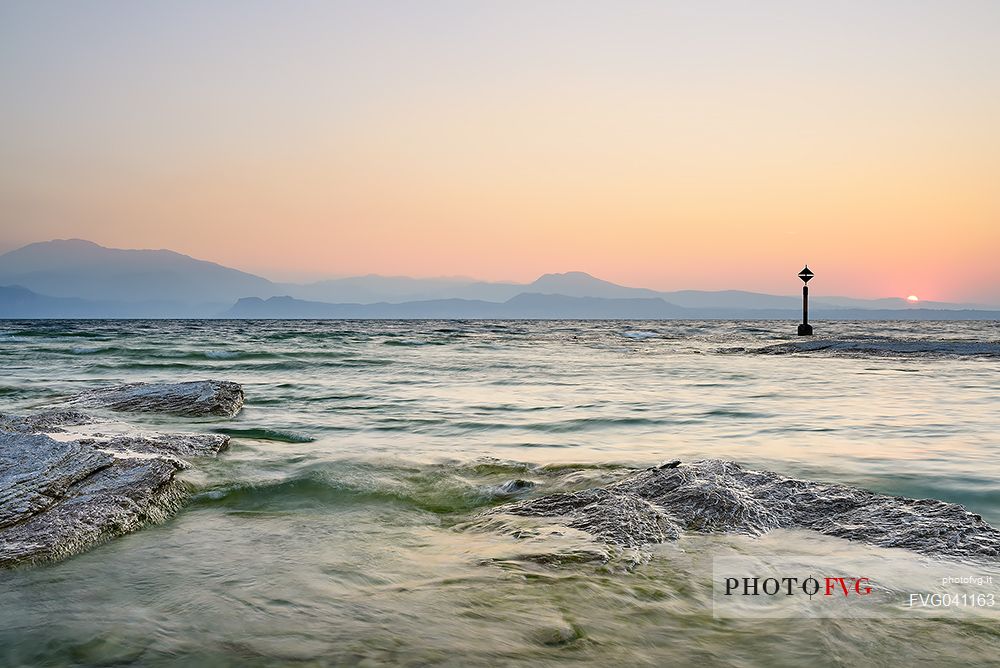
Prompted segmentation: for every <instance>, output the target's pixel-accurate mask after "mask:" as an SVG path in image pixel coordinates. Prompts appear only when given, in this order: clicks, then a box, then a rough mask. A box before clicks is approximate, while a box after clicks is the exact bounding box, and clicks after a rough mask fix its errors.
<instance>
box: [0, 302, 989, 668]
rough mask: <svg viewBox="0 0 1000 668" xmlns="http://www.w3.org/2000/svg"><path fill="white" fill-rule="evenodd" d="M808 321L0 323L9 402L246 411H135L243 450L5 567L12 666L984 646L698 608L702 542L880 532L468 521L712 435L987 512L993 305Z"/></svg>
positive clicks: (719, 548)
mask: <svg viewBox="0 0 1000 668" xmlns="http://www.w3.org/2000/svg"><path fill="white" fill-rule="evenodd" d="M816 330H817V336H815V337H813V338H812V339H799V338H798V337H795V336H793V335H792V334H794V325H793V324H790V323H787V322H752V323H719V322H673V321H672V322H614V321H600V322H562V321H556V322H513V321H502V322H500V321H497V322H482V321H471V322H456V321H440V322H439V321H406V322H385V321H368V322H364V321H362V322H345V321H315V322H314V321H262V322H255V321H111V322H109V321H32V322H24V321H20V322H18V321H7V322H0V368H2V375H0V410H4V411H9V412H27V411H30V410H31V409H32V408H36V407H40V406H45V405H48V404H51V403H53V402H57V401H58V400H59V399H60V398H62V397H64V396H67V395H69V394H72V393H74V392H78V391H80V390H83V389H86V388H90V387H96V386H99V385H103V384H108V383H118V382H124V381H133V380H162V381H180V380H196V379H202V378H218V379H228V380H235V381H238V382H240V383H243V384H244V387H245V390H246V394H247V404H246V407H245V409H244V411H243V412H242V413H241V414H240V415H239V416H238V417H237V418H236V419H235V420H232V421H218V420H195V421H192V420H185V419H180V418H170V417H162V416H160V417H156V416H144V417H143V416H135V417H134V418H133V417H129V418H128V419H129V420H130V421H133V422H135V423H136V424H140V425H142V426H144V427H149V428H155V429H169V430H194V431H218V432H221V433H227V434H230V435H231V436H232V438H233V441H232V447H231V449H230V451H228V452H227V453H224V454H223V455H222V456H221V457H220V458H219V459H217V460H200V461H197V462H195V466H194V467H193V468H192V469H190V470H188V471H186V472H184V474H183V477H184V479H185V480H186V482H187V483H188V484H189V485H190V487H191V490H192V498H191V502H190V503H189V505H188V506H187V507H186V508H185V509H184V510H183V511H182V512H181V513H180V514H178V515H177V516H176V517H175V518H173V519H172V520H171V521H169V522H167V523H166V524H163V525H160V526H155V527H149V528H147V529H145V530H143V531H140V532H138V533H135V534H132V535H130V536H126V537H124V538H121V539H118V540H115V541H112V542H110V543H108V544H106V545H103V546H100V547H98V548H97V549H94V550H91V551H89V552H87V553H85V554H82V555H79V556H77V557H74V558H72V559H69V560H67V561H64V562H62V563H59V564H53V565H45V566H39V567H34V568H24V569H18V570H15V571H8V572H3V573H0V665H12V666H16V665H25V666H27V665H32V666H35V665H74V664H89V663H100V662H103V663H105V664H109V665H118V664H127V663H129V662H135V663H136V664H141V665H193V664H195V665H220V666H228V665H233V666H237V665H238V666H246V665H281V664H285V663H289V662H301V663H302V664H303V665H329V664H340V663H343V664H355V663H366V664H369V665H376V664H379V663H403V664H413V665H426V664H435V663H439V664H448V665H462V664H469V663H474V664H475V663H482V664H486V663H489V664H493V665H497V664H504V663H508V662H510V663H532V664H546V663H552V664H559V663H570V664H572V663H578V662H581V661H593V662H599V663H602V664H604V663H613V662H614V663H623V664H626V665H664V664H666V663H677V664H684V663H691V662H695V661H699V662H704V663H707V664H709V665H715V664H737V665H747V666H758V665H759V666H775V665H777V666H782V665H787V666H798V665H802V663H803V662H805V661H808V662H809V663H811V664H815V665H844V664H848V663H865V662H867V663H871V662H874V663H876V664H879V663H881V664H884V665H893V664H896V663H900V662H903V663H905V662H908V663H918V664H919V663H921V662H925V661H926V660H927V659H928V658H929V657H933V658H934V662H935V664H936V665H968V664H970V663H973V664H974V663H984V662H986V661H988V660H995V658H996V656H997V651H998V650H1000V633H998V631H997V628H996V624H993V623H986V622H982V621H978V622H977V621H974V620H964V621H963V620H947V619H946V620H937V621H925V622H914V621H904V620H893V619H886V620H866V621H864V622H857V621H854V622H852V621H848V620H824V621H812V622H807V621H788V622H784V623H775V622H773V621H768V622H764V621H759V622H758V621H753V620H743V621H740V620H714V619H713V618H712V608H711V588H710V578H711V557H712V556H713V555H722V554H754V553H756V554H762V555H763V554H781V553H803V554H824V555H825V554H831V553H833V554H837V553H843V554H845V555H850V554H852V551H864V552H866V553H867V552H868V551H870V550H872V549H873V548H866V547H862V546H856V545H852V544H849V543H846V542H844V541H839V540H836V539H831V538H824V537H821V536H818V535H813V534H810V533H808V532H775V533H774V534H771V535H768V536H765V537H762V538H758V539H750V538H746V537H741V536H687V537H685V538H684V540H682V541H679V542H677V543H672V544H669V545H663V546H659V547H657V548H656V550H655V556H654V558H653V559H652V560H650V561H649V562H648V563H645V564H640V565H639V566H636V567H626V566H625V565H623V564H616V563H611V564H605V565H599V564H593V563H577V564H563V565H561V566H552V565H543V564H539V563H537V561H534V560H532V559H530V558H526V557H525V549H526V548H525V546H524V545H523V544H522V543H520V542H519V541H517V540H516V539H514V538H512V537H510V536H505V535H497V534H492V533H489V532H483V531H471V530H468V529H467V528H466V523H467V522H468V521H469V520H470V519H471V518H473V517H475V515H476V513H477V512H478V511H480V510H481V509H483V508H486V507H489V506H491V505H494V504H497V503H500V502H502V501H504V500H507V499H508V498H510V497H509V496H507V495H505V493H504V491H503V490H502V488H501V485H503V483H504V482H506V481H509V480H512V479H525V480H530V481H531V482H534V483H535V488H534V489H533V490H530V491H528V492H527V494H529V495H533V494H544V493H550V492H553V491H560V490H567V489H578V488H584V487H589V486H593V485H597V484H601V483H602V482H607V481H610V480H613V479H615V478H617V477H619V476H621V475H624V474H626V473H627V472H628V471H629V470H631V469H632V468H635V467H643V466H649V465H653V464H657V463H660V462H662V461H664V460H670V459H680V460H693V459H698V458H707V457H713V458H727V459H733V460H736V461H738V462H740V463H742V464H744V465H746V466H748V467H757V468H767V469H771V470H774V471H778V472H780V473H783V474H787V475H794V476H799V477H808V478H815V479H821V480H829V481H837V482H844V483H849V484H854V485H860V486H863V487H867V488H870V489H873V490H876V491H880V492H884V493H890V494H900V495H905V496H916V497H933V498H938V499H944V500H947V501H953V502H958V503H962V504H965V505H966V506H967V507H969V508H970V509H971V510H973V511H975V512H977V513H980V514H981V515H983V517H984V518H986V519H987V520H988V521H990V522H991V523H993V524H994V525H1000V488H998V481H1000V459H998V457H997V455H998V450H1000V443H998V437H997V435H998V434H1000V380H998V379H1000V374H998V372H1000V328H998V324H997V323H991V322H933V323H872V322H865V323H832V322H821V323H818V324H817V327H816ZM566 540H567V541H570V540H573V539H572V537H566ZM886 552H896V551H886ZM856 553H860V552H856ZM893 558H897V559H900V567H901V568H906V567H907V564H908V563H909V562H908V561H907V557H906V555H903V556H902V557H899V556H894V557H893ZM957 637H960V638H961V641H960V642H959V641H957V640H956V638H957Z"/></svg>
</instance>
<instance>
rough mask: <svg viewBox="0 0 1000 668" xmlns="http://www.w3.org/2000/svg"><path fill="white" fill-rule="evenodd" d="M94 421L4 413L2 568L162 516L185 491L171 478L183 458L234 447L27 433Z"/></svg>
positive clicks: (158, 438)
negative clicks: (58, 437) (55, 436)
mask: <svg viewBox="0 0 1000 668" xmlns="http://www.w3.org/2000/svg"><path fill="white" fill-rule="evenodd" d="M94 422H95V421H94V420H93V419H91V418H90V417H89V416H86V415H84V414H82V413H76V412H72V411H49V412H46V413H41V414H38V415H34V416H29V417H25V418H17V417H15V416H0V568H2V567H10V566H14V565H17V564H20V563H25V562H35V561H43V560H51V559H59V558H62V557H66V556H69V555H71V554H74V553H76V552H79V551H81V550H84V549H86V548H88V547H90V546H92V545H95V544H97V543H100V542H103V541H105V540H107V539H110V538H113V537H116V536H120V535H122V534H125V533H128V532H131V531H135V530H136V529H139V528H141V527H142V526H144V525H146V524H149V523H152V522H161V521H163V520H165V519H166V518H167V517H169V516H170V514H172V513H173V512H174V511H176V509H177V508H178V507H179V506H180V504H181V503H182V502H183V500H184V498H185V496H186V493H185V488H184V486H183V485H182V484H181V483H180V482H179V481H177V480H175V478H174V476H175V474H176V473H177V471H179V470H181V469H182V468H185V467H186V466H188V464H187V463H186V462H185V461H184V460H182V459H180V457H183V456H205V455H214V454H216V453H218V452H219V451H220V450H222V449H224V448H226V447H227V446H228V444H229V437H228V436H225V435H222V434H155V433H125V434H121V433H118V434H109V435H105V434H99V433H91V434H87V435H85V436H79V437H77V438H75V439H73V437H74V436H75V435H74V434H67V435H66V437H67V439H66V440H56V439H54V438H52V437H51V436H49V435H47V434H42V433H26V432H28V431H30V430H32V429H45V430H46V431H49V432H50V433H58V432H61V431H63V428H64V427H66V426H72V425H80V424H93V423H94ZM69 439H73V440H69Z"/></svg>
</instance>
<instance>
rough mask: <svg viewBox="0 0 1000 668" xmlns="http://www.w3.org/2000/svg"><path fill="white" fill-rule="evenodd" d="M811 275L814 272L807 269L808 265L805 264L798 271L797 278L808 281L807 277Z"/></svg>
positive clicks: (809, 277)
mask: <svg viewBox="0 0 1000 668" xmlns="http://www.w3.org/2000/svg"><path fill="white" fill-rule="evenodd" d="M813 276H815V274H814V273H812V272H811V271H810V270H809V265H806V266H805V268H804V269H803V270H802V271H800V272H799V278H801V279H802V282H803V283H808V282H809V279H811V278H812V277H813Z"/></svg>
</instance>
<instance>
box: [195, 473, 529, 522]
mask: <svg viewBox="0 0 1000 668" xmlns="http://www.w3.org/2000/svg"><path fill="white" fill-rule="evenodd" d="M385 473H387V472H382V474H381V475H378V476H375V477H372V476H370V475H364V474H362V475H359V472H358V471H354V472H351V471H342V472H339V473H337V472H333V471H323V470H318V469H313V470H311V471H307V472H305V473H302V474H300V475H297V476H294V477H291V478H286V479H284V480H278V481H266V482H259V483H236V484H233V485H230V486H224V487H217V488H214V489H209V490H206V491H204V492H201V493H199V494H196V495H195V496H194V497H193V499H192V501H193V504H194V505H195V506H224V507H226V508H230V509H232V510H235V511H240V512H286V511H289V510H298V509H302V508H314V507H329V506H351V505H357V504H395V505H402V506H408V507H410V508H413V509H417V510H421V511H428V512H432V513H442V514H449V513H455V512H467V511H470V510H473V509H476V508H481V507H484V506H489V505H494V504H496V503H501V502H503V501H505V500H509V499H510V498H513V497H520V496H522V495H524V494H527V493H529V492H530V491H531V490H532V489H533V488H534V483H533V482H531V481H528V480H524V479H520V478H518V479H514V480H506V481H504V482H502V483H500V484H488V485H476V484H471V483H470V482H468V481H466V480H464V479H463V478H461V477H460V476H458V475H455V474H454V473H446V472H441V471H433V470H427V471H422V472H419V473H416V472H410V473H408V474H406V475H404V476H402V478H399V479H394V478H392V477H386V476H385Z"/></svg>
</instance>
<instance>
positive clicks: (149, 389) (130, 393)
mask: <svg viewBox="0 0 1000 668" xmlns="http://www.w3.org/2000/svg"><path fill="white" fill-rule="evenodd" d="M73 401H74V403H76V404H78V405H81V406H99V407H103V408H110V409H111V410H114V411H128V412H136V413H169V414H172V415H185V416H189V417H207V416H212V415H218V416H222V417H233V416H235V415H236V414H237V413H239V412H240V409H241V408H243V388H242V387H241V386H240V385H239V383H232V382H229V381H220V380H198V381H190V382H185V383H127V384H125V385H116V386H114V387H106V388H100V389H97V390H90V391H88V392H84V393H82V394H79V395H77V396H76V397H75V398H74V399H73Z"/></svg>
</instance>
